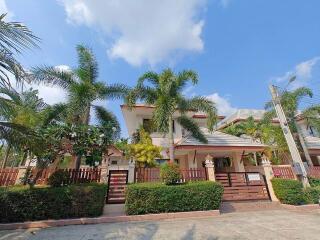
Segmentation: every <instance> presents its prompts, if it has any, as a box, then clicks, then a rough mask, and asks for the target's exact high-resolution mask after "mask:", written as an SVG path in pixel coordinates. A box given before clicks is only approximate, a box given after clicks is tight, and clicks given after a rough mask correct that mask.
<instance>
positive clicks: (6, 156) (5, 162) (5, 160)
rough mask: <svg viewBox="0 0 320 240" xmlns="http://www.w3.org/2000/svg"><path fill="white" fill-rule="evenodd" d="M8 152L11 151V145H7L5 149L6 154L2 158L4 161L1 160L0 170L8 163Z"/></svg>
mask: <svg viewBox="0 0 320 240" xmlns="http://www.w3.org/2000/svg"><path fill="white" fill-rule="evenodd" d="M10 150H11V144H10V143H9V144H8V146H7V149H6V154H5V156H4V160H3V163H2V166H1V168H5V167H6V165H7V161H8V158H9V153H10Z"/></svg>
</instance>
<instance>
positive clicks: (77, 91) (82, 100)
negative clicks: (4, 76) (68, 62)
mask: <svg viewBox="0 0 320 240" xmlns="http://www.w3.org/2000/svg"><path fill="white" fill-rule="evenodd" d="M77 53H78V62H79V64H78V67H77V68H76V69H74V70H70V71H68V70H62V69H59V68H56V67H48V66H44V67H36V68H34V69H33V71H32V74H31V76H30V77H31V78H30V79H31V80H32V81H33V82H38V83H43V84H47V85H52V86H59V87H61V88H62V89H64V90H66V92H67V95H68V101H67V102H68V103H67V105H68V114H67V115H68V122H69V123H74V124H86V125H88V124H89V122H90V110H91V108H92V107H93V102H94V101H95V100H105V99H109V98H111V99H116V98H124V96H125V94H126V92H127V91H128V88H127V87H126V86H125V85H123V84H112V85H106V84H105V83H104V82H100V81H98V80H97V78H98V74H99V71H98V63H97V61H96V59H95V56H94V55H93V53H92V51H91V50H90V49H89V48H86V47H84V46H83V45H78V46H77Z"/></svg>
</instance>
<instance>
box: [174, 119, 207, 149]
mask: <svg viewBox="0 0 320 240" xmlns="http://www.w3.org/2000/svg"><path fill="white" fill-rule="evenodd" d="M177 121H178V123H179V124H180V125H181V126H182V127H183V128H184V129H186V130H187V131H189V132H190V133H191V135H192V136H193V137H194V138H196V139H198V140H199V141H200V142H202V143H208V140H207V138H206V137H205V135H204V134H203V133H202V131H201V129H200V127H199V126H198V125H197V123H196V122H195V121H193V120H192V119H191V118H188V117H187V116H185V115H182V116H180V117H178V118H177Z"/></svg>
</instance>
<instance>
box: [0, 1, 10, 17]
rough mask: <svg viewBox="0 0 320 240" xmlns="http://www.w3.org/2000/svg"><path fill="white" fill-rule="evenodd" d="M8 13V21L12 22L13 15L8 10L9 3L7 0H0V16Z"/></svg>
mask: <svg viewBox="0 0 320 240" xmlns="http://www.w3.org/2000/svg"><path fill="white" fill-rule="evenodd" d="M3 13H7V16H6V18H5V20H6V21H11V20H12V17H13V13H12V12H11V11H10V10H9V9H8V7H7V3H6V1H5V0H0V14H3Z"/></svg>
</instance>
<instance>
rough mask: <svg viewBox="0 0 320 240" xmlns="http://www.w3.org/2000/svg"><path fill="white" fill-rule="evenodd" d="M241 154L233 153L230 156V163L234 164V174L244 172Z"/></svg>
mask: <svg viewBox="0 0 320 240" xmlns="http://www.w3.org/2000/svg"><path fill="white" fill-rule="evenodd" d="M241 158H242V153H241V152H234V153H233V155H232V161H233V164H234V169H235V171H236V172H245V169H244V165H243V161H242V159H241Z"/></svg>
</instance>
